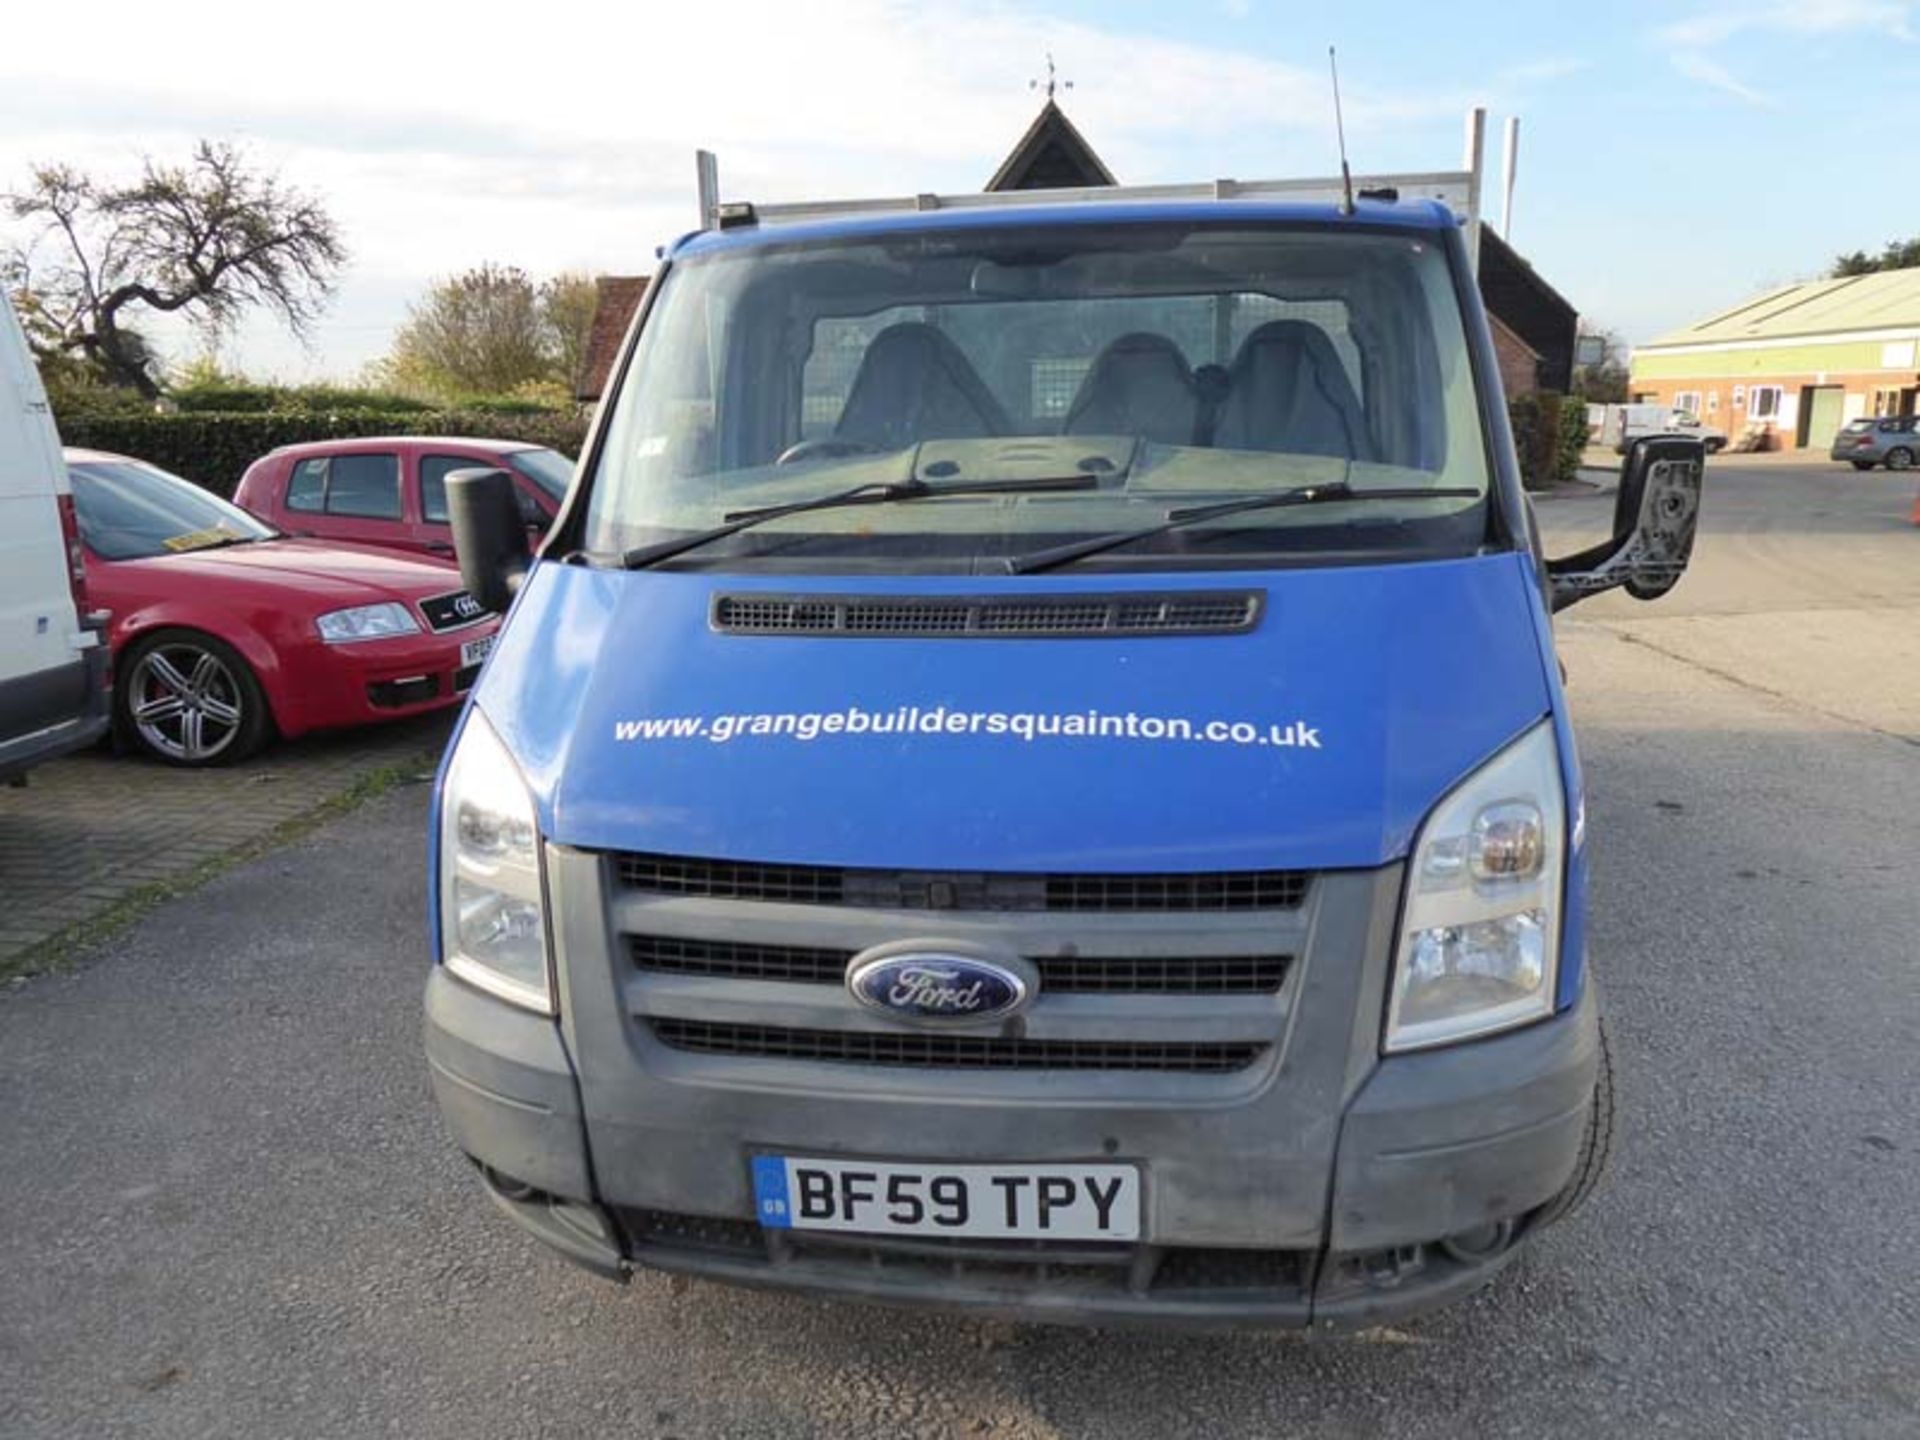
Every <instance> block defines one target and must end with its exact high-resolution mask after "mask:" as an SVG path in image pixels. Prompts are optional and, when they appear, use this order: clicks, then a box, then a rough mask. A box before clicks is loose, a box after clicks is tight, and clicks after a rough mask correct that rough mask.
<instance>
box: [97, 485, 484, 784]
mask: <svg viewBox="0 0 1920 1440" xmlns="http://www.w3.org/2000/svg"><path fill="white" fill-rule="evenodd" d="M66 458H67V471H68V474H69V475H70V476H71V477H72V481H73V504H74V510H75V512H76V514H77V516H78V519H79V526H80V539H81V542H82V543H83V544H84V545H85V546H86V552H87V596H88V600H89V602H90V603H91V604H93V605H95V606H97V607H99V608H101V609H104V610H107V611H109V612H111V614H112V620H111V622H110V624H109V627H108V631H107V639H108V644H109V645H110V646H111V647H112V653H113V661H114V673H115V682H114V720H115V726H116V731H117V733H118V734H119V735H120V736H121V737H122V738H123V739H124V740H125V741H126V742H128V743H130V744H132V745H136V746H138V747H139V748H140V749H143V750H145V751H147V752H148V753H149V754H152V755H155V756H157V757H159V758H160V759H162V760H165V761H168V762H169V763H171V764H175V765H194V766H199V765H221V764H227V763H230V762H232V761H235V760H239V759H241V758H243V757H244V756H247V755H250V754H252V753H253V752H254V751H255V750H257V749H259V748H260V746H261V745H263V744H264V743H266V741H267V740H268V739H269V738H270V737H271V736H273V735H275V734H278V735H280V736H281V737H283V738H286V739H291V738H293V737H294V736H296V735H302V734H305V733H306V732H307V731H309V730H318V729H323V728H332V727H335V726H345V725H366V724H371V723H374V722H376V721H381V720H395V719H399V718H401V717H402V716H407V715H418V714H420V713H422V712H423V711H428V710H436V709H439V708H441V707H442V706H447V705H453V704H456V703H458V701H459V699H460V697H461V696H462V695H463V694H465V693H466V691H467V690H468V689H469V688H471V686H472V685H473V682H474V680H475V678H476V677H477V676H478V675H479V672H480V663H481V661H483V660H484V659H485V658H486V656H487V652H488V651H489V650H491V649H492V648H493V639H494V632H495V631H496V630H498V629H499V625H500V622H499V619H498V617H496V616H494V615H491V614H488V613H487V612H486V611H484V610H482V609H481V608H480V606H479V604H478V603H477V602H476V601H475V600H474V599H473V597H472V596H470V595H468V594H467V592H466V591H465V590H463V589H462V588H461V586H460V577H459V574H458V573H457V572H456V571H455V570H454V569H453V567H452V566H450V565H447V564H445V563H443V562H441V561H437V560H429V559H427V558H425V557H416V556H407V555H400V554H396V553H394V552H393V551H390V550H380V549H376V548H373V547H371V546H362V545H340V544H335V543H333V542H330V541H321V540H295V539H290V538H288V537H286V536H284V535H282V534H281V533H280V532H278V531H277V530H275V529H273V528H272V527H271V526H268V525H263V524H261V523H260V522H259V521H258V520H256V519H254V518H253V517H252V516H251V515H248V514H247V513H246V512H245V511H243V510H241V509H239V508H238V507H236V506H234V505H230V504H228V503H227V502H226V501H225V500H222V499H220V498H218V497H217V496H214V495H210V494H208V493H207V492H206V491H205V490H202V489H200V488H199V487H198V486H197V485H193V484H190V483H189V482H187V481H185V480H182V479H180V478H179V477H178V476H174V475H169V474H167V473H166V472H165V471H163V470H158V469H156V468H154V467H153V466H151V465H148V464H146V463H145V462H144V461H140V460H130V459H128V458H126V457H125V456H122V455H108V454H104V453H101V452H99V451H93V450H68V451H67V452H66Z"/></svg>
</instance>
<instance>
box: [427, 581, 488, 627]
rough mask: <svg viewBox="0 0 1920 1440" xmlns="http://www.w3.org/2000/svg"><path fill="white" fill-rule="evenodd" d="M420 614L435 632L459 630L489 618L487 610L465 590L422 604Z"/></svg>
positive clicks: (455, 591)
mask: <svg viewBox="0 0 1920 1440" xmlns="http://www.w3.org/2000/svg"><path fill="white" fill-rule="evenodd" d="M420 613H421V614H422V615H424V616H426V617H427V628H428V629H429V630H433V631H436V632H437V631H441V630H458V629H459V628H460V627H461V626H462V625H473V624H477V623H478V622H479V621H482V620H484V619H486V618H487V609H486V607H485V606H484V605H482V604H481V603H480V602H479V601H478V600H476V599H474V598H473V596H471V595H469V594H468V593H467V592H466V591H464V590H453V591H450V592H448V593H447V594H445V595H435V596H433V597H432V598H431V599H428V600H422V601H421V602H420Z"/></svg>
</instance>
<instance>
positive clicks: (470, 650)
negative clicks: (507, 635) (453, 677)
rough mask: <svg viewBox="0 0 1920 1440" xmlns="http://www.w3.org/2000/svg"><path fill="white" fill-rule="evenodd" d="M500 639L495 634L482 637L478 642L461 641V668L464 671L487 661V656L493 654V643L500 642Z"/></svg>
mask: <svg viewBox="0 0 1920 1440" xmlns="http://www.w3.org/2000/svg"><path fill="white" fill-rule="evenodd" d="M499 638H500V637H499V635H498V634H493V635H482V636H481V637H480V638H479V639H478V640H463V641H461V642H460V664H461V667H462V668H463V669H464V668H465V667H466V666H468V665H478V664H479V663H480V662H481V661H482V660H484V659H486V658H487V656H489V655H491V654H492V653H493V642H494V641H496V640H498V639H499Z"/></svg>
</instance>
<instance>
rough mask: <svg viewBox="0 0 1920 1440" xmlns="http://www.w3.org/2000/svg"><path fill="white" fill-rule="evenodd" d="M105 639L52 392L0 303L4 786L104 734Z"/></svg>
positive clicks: (0, 765) (0, 750) (107, 693)
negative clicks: (90, 593) (90, 597)
mask: <svg viewBox="0 0 1920 1440" xmlns="http://www.w3.org/2000/svg"><path fill="white" fill-rule="evenodd" d="M100 630H101V626H100V624H99V623H97V622H96V621H94V620H91V619H90V617H89V616H88V614H87V603H86V568H85V561H84V559H83V552H82V550H81V548H80V534H79V530H78V528H77V526H76V525H75V522H74V514H73V499H72V497H71V496H70V495H69V493H68V490H67V467H66V464H65V462H64V461H62V460H61V458H60V437H59V435H58V434H56V433H55V431H54V428H53V414H52V411H51V410H50V409H49V408H48V406H47V392H46V390H45V389H44V388H43V387H42V386H41V384H40V374H39V371H37V370H36V369H34V365H33V357H32V356H31V354H29V353H28V350H27V341H26V336H25V335H23V334H22V333H21V330H20V322H19V321H18V319H16V318H15V316H14V313H13V308H12V306H10V305H9V304H7V303H6V302H5V301H4V300H0V781H18V780H19V779H20V778H21V777H23V776H24V775H25V774H26V772H27V770H28V769H30V768H31V767H32V766H34V765H37V764H39V763H40V762H41V761H43V760H50V759H52V758H53V757H54V756H56V755H62V754H65V753H66V752H67V751H69V750H76V749H78V748H80V747H81V746H83V745H89V744H91V743H93V741H95V740H97V739H99V738H100V736H101V735H102V734H103V733H104V732H105V730H106V728H107V718H108V703H109V700H110V699H111V694H112V692H111V689H110V688H109V679H108V674H107V647H106V645H105V644H104V643H102V641H101V638H100Z"/></svg>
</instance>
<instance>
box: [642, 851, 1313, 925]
mask: <svg viewBox="0 0 1920 1440" xmlns="http://www.w3.org/2000/svg"><path fill="white" fill-rule="evenodd" d="M616 860H617V870H618V874H619V879H620V883H621V884H622V885H624V886H627V887H629V888H631V889H635V890H648V891H654V892H656V893H661V894H668V895H696V896H702V897H705V898H709V899H717V900H771V901H781V902H785V903H788V904H800V905H846V906H851V907H853V908H856V909H872V910H1038V911H1045V910H1062V911H1083V912H1085V911H1103V912H1115V911H1121V912H1135V913H1137V912H1144V911H1155V912H1172V911H1219V910H1292V909H1297V908H1298V907H1299V906H1300V904H1301V902H1302V901H1303V900H1305V898H1306V894H1307V882H1308V876H1307V875H1306V874H1305V873H1303V872H1300V871H1295V870H1226V871H1212V872H1201V873H1196V874H1176V875H1124V874H1123V875H1078V874H1061V875H1044V874H1042V875H1025V874H993V873H979V872H973V873H961V872H945V871H909V870H867V869H842V868H839V867H835V866H825V865H763V864H757V863H753V862H746V861H733V860H697V859H687V858H683V857H676V856H667V855H620V856H618V857H616Z"/></svg>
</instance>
